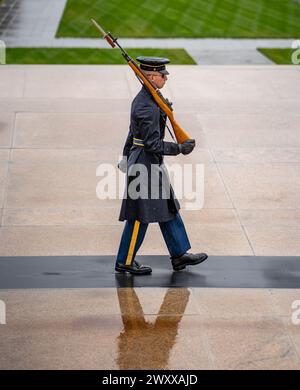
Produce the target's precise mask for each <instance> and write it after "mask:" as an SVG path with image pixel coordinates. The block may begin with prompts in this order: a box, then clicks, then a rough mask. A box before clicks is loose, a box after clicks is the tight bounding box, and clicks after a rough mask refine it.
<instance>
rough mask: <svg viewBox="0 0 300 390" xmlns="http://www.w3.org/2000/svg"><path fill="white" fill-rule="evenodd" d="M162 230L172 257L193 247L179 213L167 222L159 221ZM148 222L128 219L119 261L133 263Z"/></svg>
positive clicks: (118, 257) (121, 243) (127, 263)
mask: <svg viewBox="0 0 300 390" xmlns="http://www.w3.org/2000/svg"><path fill="white" fill-rule="evenodd" d="M159 227H160V230H161V232H162V234H163V237H164V240H165V242H166V245H167V247H168V250H169V253H170V256H171V257H178V256H181V255H182V254H183V253H185V252H186V251H187V250H189V249H190V248H191V244H190V242H189V239H188V236H187V233H186V230H185V227H184V224H183V221H182V219H181V216H180V215H179V213H177V214H176V216H175V218H174V219H172V220H170V221H167V222H159ZM147 228H148V223H144V222H140V221H138V220H135V221H126V224H125V228H124V231H123V234H122V238H121V242H120V247H119V251H118V256H117V262H118V263H122V264H126V265H131V263H132V261H133V260H134V258H135V255H136V253H137V251H138V250H139V248H140V246H141V245H142V242H143V240H144V237H145V234H146V231H147Z"/></svg>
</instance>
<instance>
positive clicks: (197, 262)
mask: <svg viewBox="0 0 300 390" xmlns="http://www.w3.org/2000/svg"><path fill="white" fill-rule="evenodd" d="M207 258H208V256H206V257H205V258H204V259H203V258H202V259H199V260H198V261H196V262H189V263H185V264H182V265H178V266H177V267H173V270H174V271H182V270H183V269H185V267H186V266H187V265H197V264H200V263H203V261H205V260H206V259H207Z"/></svg>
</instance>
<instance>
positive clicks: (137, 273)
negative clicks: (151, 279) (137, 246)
mask: <svg viewBox="0 0 300 390" xmlns="http://www.w3.org/2000/svg"><path fill="white" fill-rule="evenodd" d="M115 271H117V272H120V273H122V274H125V273H126V272H128V273H129V274H132V275H149V274H151V273H152V271H146V272H145V271H132V270H127V269H124V268H119V267H115Z"/></svg>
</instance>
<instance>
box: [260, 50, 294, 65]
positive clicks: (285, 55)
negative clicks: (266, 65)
mask: <svg viewBox="0 0 300 390" xmlns="http://www.w3.org/2000/svg"><path fill="white" fill-rule="evenodd" d="M258 51H260V52H261V53H262V54H264V55H265V56H266V57H268V58H269V59H270V60H271V61H273V62H275V64H279V65H293V63H292V59H291V56H292V54H293V52H294V51H295V49H264V48H261V49H258ZM297 57H298V58H299V60H300V55H298V56H297Z"/></svg>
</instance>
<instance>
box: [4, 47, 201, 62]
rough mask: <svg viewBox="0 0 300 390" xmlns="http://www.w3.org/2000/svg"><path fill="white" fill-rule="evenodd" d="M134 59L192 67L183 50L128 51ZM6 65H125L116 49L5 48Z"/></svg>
mask: <svg viewBox="0 0 300 390" xmlns="http://www.w3.org/2000/svg"><path fill="white" fill-rule="evenodd" d="M126 51H127V52H128V54H129V55H130V56H131V57H133V58H134V59H135V58H136V57H137V56H139V55H144V56H158V57H167V58H169V59H170V61H171V63H172V64H174V65H178V64H183V65H193V64H195V61H194V60H193V59H192V57H190V56H189V55H188V53H187V52H186V51H185V50H184V49H150V48H149V49H148V48H147V49H139V48H137V49H135V48H134V49H128V50H126ZM6 63H7V64H81V65H82V64H83V65H84V64H95V65H98V64H126V61H125V60H124V58H123V56H122V55H121V52H120V50H118V49H89V48H7V49H6Z"/></svg>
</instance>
